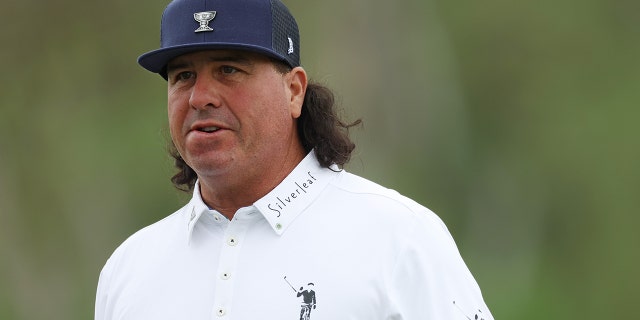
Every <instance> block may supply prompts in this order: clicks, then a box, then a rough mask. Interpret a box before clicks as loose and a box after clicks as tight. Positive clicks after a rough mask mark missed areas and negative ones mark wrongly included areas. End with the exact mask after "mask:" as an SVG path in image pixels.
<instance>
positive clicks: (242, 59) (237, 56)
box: [167, 53, 254, 73]
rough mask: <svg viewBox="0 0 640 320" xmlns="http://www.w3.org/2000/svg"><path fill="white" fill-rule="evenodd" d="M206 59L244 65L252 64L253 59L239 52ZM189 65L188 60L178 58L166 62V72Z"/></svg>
mask: <svg viewBox="0 0 640 320" xmlns="http://www.w3.org/2000/svg"><path fill="white" fill-rule="evenodd" d="M207 61H208V62H233V63H239V64H242V65H245V66H253V65H254V63H253V61H252V60H251V59H250V58H248V57H247V56H246V55H244V54H241V53H230V54H225V55H220V56H210V57H208V58H207ZM191 65H192V63H190V62H189V61H180V59H178V61H174V62H169V63H168V64H167V73H170V72H171V71H173V70H176V69H183V68H187V67H189V66H191Z"/></svg>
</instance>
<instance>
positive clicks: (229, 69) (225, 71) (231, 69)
mask: <svg viewBox="0 0 640 320" xmlns="http://www.w3.org/2000/svg"><path fill="white" fill-rule="evenodd" d="M220 72H222V74H226V75H228V74H234V73H236V72H238V69H236V68H234V67H232V66H222V67H220Z"/></svg>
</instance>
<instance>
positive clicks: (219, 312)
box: [216, 308, 226, 317]
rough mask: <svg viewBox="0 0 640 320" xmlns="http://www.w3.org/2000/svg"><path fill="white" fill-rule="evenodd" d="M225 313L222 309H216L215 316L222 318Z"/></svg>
mask: <svg viewBox="0 0 640 320" xmlns="http://www.w3.org/2000/svg"><path fill="white" fill-rule="evenodd" d="M225 313H226V312H225V311H224V308H218V311H216V314H217V315H218V317H222V316H224V315H225Z"/></svg>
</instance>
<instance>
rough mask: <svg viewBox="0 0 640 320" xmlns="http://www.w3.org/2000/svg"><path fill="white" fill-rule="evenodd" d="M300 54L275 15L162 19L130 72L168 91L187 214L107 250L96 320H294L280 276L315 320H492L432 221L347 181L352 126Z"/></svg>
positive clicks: (168, 15)
mask: <svg viewBox="0 0 640 320" xmlns="http://www.w3.org/2000/svg"><path fill="white" fill-rule="evenodd" d="M299 44H300V40H299V35H298V27H297V24H296V22H295V20H294V18H293V17H292V16H291V14H290V13H289V10H288V9H287V8H286V7H285V6H284V5H283V4H282V3H281V2H279V1H278V0H206V1H205V0H175V1H173V2H172V3H170V4H169V5H168V6H167V8H166V9H165V12H164V14H163V17H162V22H161V48H160V49H158V50H154V51H151V52H149V53H146V54H144V55H142V56H141V57H140V58H139V63H140V64H141V65H142V66H143V67H144V68H146V69H147V70H149V71H152V72H155V73H158V74H160V75H161V76H162V77H164V78H165V79H166V80H167V83H168V85H167V91H168V114H169V127H170V132H171V137H172V141H173V144H174V145H175V152H174V154H173V155H174V157H175V159H176V166H177V167H178V169H179V173H178V174H176V175H175V176H174V177H173V178H172V181H173V182H174V184H175V185H176V186H177V187H179V188H182V189H185V190H190V191H193V198H192V200H191V201H190V202H189V203H188V204H187V205H185V206H184V207H183V208H181V209H180V210H178V211H176V212H175V213H173V214H172V215H170V216H168V217H166V218H165V219H163V220H161V221H159V222H157V223H155V224H153V225H151V226H149V227H146V228H144V229H142V230H140V231H139V232H137V233H135V234H134V235H133V236H131V237H130V238H129V239H127V240H126V241H125V242H124V243H123V244H122V245H121V246H120V247H119V248H118V249H116V251H115V252H114V253H113V255H112V256H111V257H110V258H109V260H108V261H107V263H106V265H105V266H104V269H103V270H102V273H101V275H100V280H99V284H98V292H97V299H96V313H95V317H96V319H100V320H102V319H154V320H162V319H189V320H197V319H239V320H244V319H274V320H286V319H292V320H293V319H296V318H298V317H299V312H300V309H299V308H300V304H299V303H300V302H299V300H298V299H299V298H298V297H294V296H293V295H292V294H291V292H290V291H289V290H290V289H291V288H293V286H292V285H291V284H290V283H289V281H288V280H287V276H289V279H295V281H296V282H302V283H305V282H306V283H314V284H315V289H314V291H313V292H314V295H315V293H317V294H319V295H321V296H322V306H321V307H317V308H316V309H315V310H314V313H313V320H322V319H325V320H327V319H331V320H335V319H367V320H370V319H441V320H445V319H446V320H450V319H468V316H467V315H471V314H477V313H478V312H480V313H482V315H483V317H484V319H487V320H488V319H491V318H492V317H491V314H490V312H489V310H488V309H487V307H486V305H485V303H484V301H483V298H482V295H481V293H480V290H479V288H478V286H477V284H476V282H475V280H474V279H473V277H472V275H471V274H470V272H469V271H468V269H467V267H466V266H465V264H464V262H463V260H462V258H461V257H460V255H459V253H458V250H457V248H456V245H455V243H454V241H453V239H452V238H451V236H450V234H449V232H448V231H447V229H446V227H445V226H444V224H443V223H442V221H441V220H440V219H439V218H438V217H437V216H436V215H435V214H433V213H432V212H431V211H429V210H428V209H426V208H424V207H422V206H420V205H419V204H417V203H415V202H414V201H412V200H410V199H408V198H406V197H403V196H402V195H400V194H398V193H397V192H395V191H392V190H389V189H386V188H383V187H381V186H379V185H376V184H374V183H372V182H370V181H368V180H365V179H363V178H360V177H357V176H355V175H352V174H350V173H347V172H345V171H344V170H341V168H342V166H343V165H344V164H345V163H346V162H347V161H348V160H349V158H350V154H351V151H352V150H353V149H354V144H353V143H352V142H351V141H350V140H349V138H348V136H347V129H348V128H349V127H350V125H349V124H345V123H343V122H341V121H340V120H339V119H338V117H337V116H336V113H335V110H334V107H333V95H332V94H331V92H330V91H329V90H327V89H326V88H324V87H322V86H319V85H316V84H312V83H309V81H308V79H307V74H306V72H305V71H304V69H303V68H302V67H301V66H300V45H299ZM283 279H284V280H283ZM294 291H295V289H294ZM305 301H306V298H305ZM308 317H309V318H310V314H308Z"/></svg>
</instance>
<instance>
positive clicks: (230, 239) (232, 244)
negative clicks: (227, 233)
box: [227, 237, 238, 247]
mask: <svg viewBox="0 0 640 320" xmlns="http://www.w3.org/2000/svg"><path fill="white" fill-rule="evenodd" d="M227 244H228V245H230V246H232V247H233V246H235V245H236V244H238V240H236V238H234V237H230V238H229V240H227Z"/></svg>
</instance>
